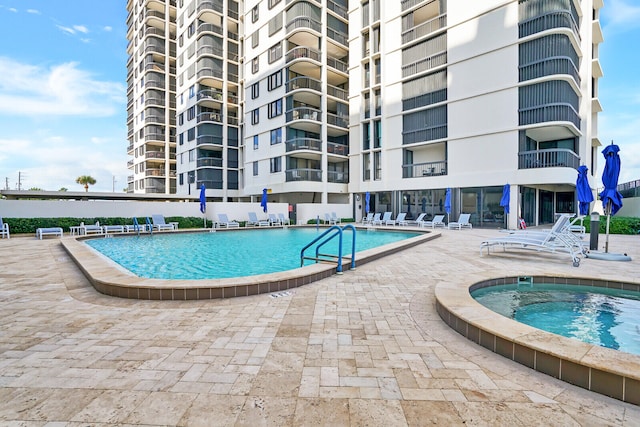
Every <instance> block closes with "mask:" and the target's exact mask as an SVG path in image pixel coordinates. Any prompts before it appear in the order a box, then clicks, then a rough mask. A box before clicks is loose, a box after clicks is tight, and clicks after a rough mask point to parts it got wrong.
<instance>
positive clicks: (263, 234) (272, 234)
mask: <svg viewBox="0 0 640 427" xmlns="http://www.w3.org/2000/svg"><path fill="white" fill-rule="evenodd" d="M324 231H325V229H320V231H319V232H318V231H317V230H316V229H315V228H296V229H294V228H278V229H255V230H246V231H245V230H242V231H234V232H216V233H208V232H207V233H167V234H165V233H163V234H153V235H147V234H145V235H141V236H137V235H136V236H123V237H114V238H110V239H104V238H103V239H89V240H86V243H87V244H88V245H89V246H91V247H92V248H94V249H95V250H97V251H98V252H100V253H102V254H104V255H106V256H107V257H109V258H111V259H112V260H113V261H115V262H116V263H118V264H119V265H121V266H122V267H124V268H125V269H127V270H129V271H131V272H132V273H134V274H135V275H137V276H139V277H145V278H156V279H224V278H231V277H242V276H253V275H256V274H266V273H275V272H279V271H286V270H292V269H294V268H298V267H300V250H301V249H302V248H303V247H304V246H306V245H307V244H308V243H310V242H311V241H312V240H313V239H314V238H316V237H317V236H318V235H320V234H322V232H324ZM352 234H353V233H352V232H351V231H350V230H346V231H345V232H344V233H343V256H350V255H351V244H352V243H351V242H352ZM419 235H420V233H406V232H385V231H379V230H375V231H374V230H372V231H357V235H356V252H360V251H363V250H366V249H371V248H375V247H378V246H383V245H386V244H389V243H393V242H396V241H400V240H404V239H408V238H411V237H415V236H419ZM321 252H322V253H328V254H336V255H337V254H338V238H337V237H336V238H335V239H334V240H333V241H332V242H330V243H328V244H326V245H325V246H323V247H322V250H321ZM305 255H311V256H314V255H315V250H309V249H308V250H307V252H306V253H305ZM356 259H357V257H356ZM312 263H313V261H305V265H309V264H312Z"/></svg>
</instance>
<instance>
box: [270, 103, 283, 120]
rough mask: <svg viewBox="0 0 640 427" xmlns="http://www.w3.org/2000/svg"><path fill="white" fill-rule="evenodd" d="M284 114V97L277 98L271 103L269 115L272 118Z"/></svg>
mask: <svg viewBox="0 0 640 427" xmlns="http://www.w3.org/2000/svg"><path fill="white" fill-rule="evenodd" d="M281 114H282V99H276V100H275V101H273V102H270V103H269V110H268V112H267V116H268V117H269V118H270V119H272V118H274V117H277V116H279V115H281Z"/></svg>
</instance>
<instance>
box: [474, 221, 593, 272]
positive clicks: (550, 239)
mask: <svg viewBox="0 0 640 427" xmlns="http://www.w3.org/2000/svg"><path fill="white" fill-rule="evenodd" d="M569 224H570V220H569V216H568V215H562V216H560V218H558V220H557V221H556V222H555V224H554V225H553V227H552V228H551V230H548V231H542V230H541V231H537V230H536V231H529V230H527V231H514V232H512V233H508V234H505V235H504V236H500V237H496V238H493V239H489V240H485V241H484V242H482V243H481V244H480V255H482V249H483V248H487V254H490V248H491V247H492V246H502V248H503V250H505V251H506V249H507V247H509V248H514V249H529V250H534V251H539V252H551V253H557V252H560V253H568V254H569V256H570V257H571V259H572V261H573V266H574V267H578V266H579V265H580V255H581V254H583V253H584V249H583V247H582V245H581V244H578V243H577V240H578V239H576V236H573V235H572V233H571V231H570V230H569V228H568V227H569Z"/></svg>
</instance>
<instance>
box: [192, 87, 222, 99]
mask: <svg viewBox="0 0 640 427" xmlns="http://www.w3.org/2000/svg"><path fill="white" fill-rule="evenodd" d="M197 96H198V101H199V100H201V99H212V100H214V101H222V91H221V90H220V89H203V90H201V91H199V92H198V95H197Z"/></svg>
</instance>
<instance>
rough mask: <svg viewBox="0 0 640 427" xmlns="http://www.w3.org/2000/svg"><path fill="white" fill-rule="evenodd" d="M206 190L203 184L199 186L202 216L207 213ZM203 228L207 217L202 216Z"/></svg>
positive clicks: (205, 225) (205, 226)
mask: <svg viewBox="0 0 640 427" xmlns="http://www.w3.org/2000/svg"><path fill="white" fill-rule="evenodd" d="M206 192H207V189H206V187H205V186H204V184H202V185H201V186H200V212H202V213H203V214H205V213H206V212H207V195H206ZM204 228H207V216H206V215H205V216H204Z"/></svg>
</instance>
